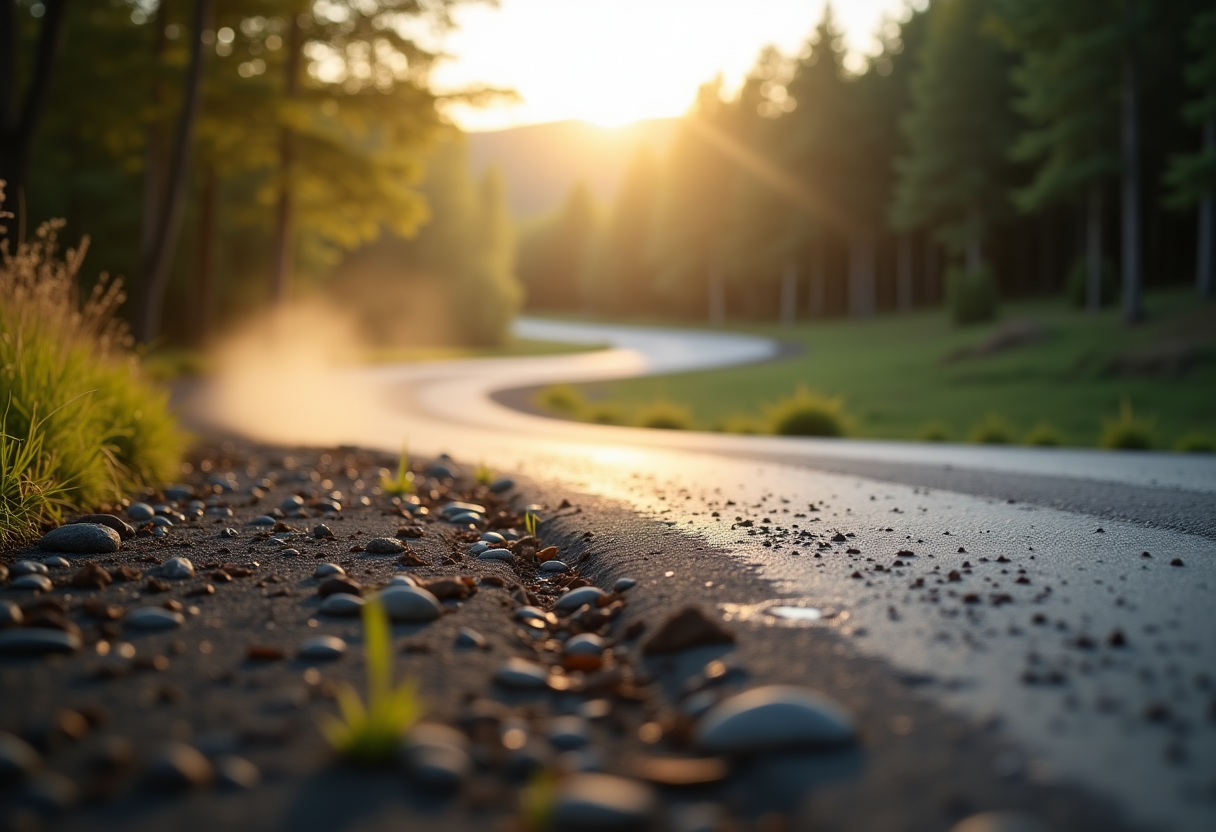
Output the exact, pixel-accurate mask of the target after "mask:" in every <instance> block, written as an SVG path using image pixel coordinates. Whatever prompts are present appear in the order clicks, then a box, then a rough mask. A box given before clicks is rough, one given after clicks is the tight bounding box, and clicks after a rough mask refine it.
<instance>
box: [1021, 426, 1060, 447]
mask: <svg viewBox="0 0 1216 832" xmlns="http://www.w3.org/2000/svg"><path fill="white" fill-rule="evenodd" d="M1022 444H1023V445H1033V446H1035V447H1038V448H1056V447H1059V446H1060V445H1063V444H1064V438H1063V437H1062V436H1060V432H1059V431H1058V430H1056V428H1055V426H1054V425H1051V424H1049V423H1047V422H1039V423H1038V424H1037V425H1035V426H1034V427H1033V428H1031V429H1030V432H1029V433H1027V434H1026V438H1025V439H1023V440H1022Z"/></svg>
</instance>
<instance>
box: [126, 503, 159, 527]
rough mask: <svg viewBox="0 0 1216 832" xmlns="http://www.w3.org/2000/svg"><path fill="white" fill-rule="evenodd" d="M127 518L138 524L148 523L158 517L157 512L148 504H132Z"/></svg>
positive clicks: (128, 509)
mask: <svg viewBox="0 0 1216 832" xmlns="http://www.w3.org/2000/svg"><path fill="white" fill-rule="evenodd" d="M127 516H128V517H130V518H131V519H132V520H134V521H135V522H136V523H147V522H148V521H149V520H151V519H152V518H153V517H155V516H156V512H155V511H153V509H152V506H150V505H148V504H147V503H131V505H130V506H129V507H128V508H127Z"/></svg>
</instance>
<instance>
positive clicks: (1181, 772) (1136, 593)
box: [181, 320, 1216, 830]
mask: <svg viewBox="0 0 1216 832" xmlns="http://www.w3.org/2000/svg"><path fill="white" fill-rule="evenodd" d="M518 332H519V333H520V334H521V335H524V336H526V337H529V338H549V339H552V340H560V341H582V342H586V343H594V344H607V345H609V347H608V348H606V349H604V350H599V351H595V352H588V353H580V354H573V355H558V356H546V357H538V358H510V359H481V360H470V361H460V362H434V363H421V364H413V365H403V366H381V367H370V368H349V367H347V368H324V367H323V366H321V365H320V364H319V362H318V361H317V360H316V358H315V356H308V357H306V358H305V359H304V360H303V361H296V362H293V361H289V360H285V359H283V358H282V357H281V356H277V355H276V357H274V358H273V360H270V361H268V362H259V361H257V360H256V359H250V360H248V361H246V362H245V364H244V366H242V367H240V368H238V369H237V370H236V371H234V372H232V373H230V374H228V375H227V376H225V377H224V378H223V379H222V380H220V381H217V382H215V383H212V384H208V385H205V386H203V387H201V388H199V389H196V390H194V391H193V392H192V393H191V394H190V395H189V396H186V397H185V398H183V399H182V401H181V406H182V407H183V409H184V411H185V413H186V415H187V417H188V419H189V421H190V422H192V423H194V424H196V425H207V426H211V427H218V428H225V429H230V430H234V431H237V432H240V433H242V434H244V435H247V436H250V437H252V438H255V439H261V440H265V441H271V442H278V443H300V444H322V445H336V444H344V443H345V444H358V445H364V446H371V447H381V448H385V449H394V448H396V447H399V446H400V442H401V441H402V438H403V437H408V441H409V445H410V447H411V449H412V450H414V451H416V452H419V453H424V454H430V453H436V452H439V451H449V452H451V453H452V454H453V455H455V456H456V457H457V458H459V459H464V460H470V461H477V460H483V461H485V462H486V463H488V464H489V465H491V466H493V467H495V468H498V469H500V470H520V471H523V472H526V473H528V474H529V475H532V476H534V477H539V478H544V479H549V480H553V481H558V482H562V483H565V484H567V485H568V486H569V487H571V488H573V489H576V490H579V489H581V490H583V491H587V492H594V493H597V494H600V495H602V496H605V497H609V498H613V499H617V500H620V501H621V502H623V503H626V504H628V505H630V506H632V507H634V508H635V509H637V510H639V511H641V512H644V513H647V514H649V515H651V516H653V517H655V518H657V519H660V520H662V521H664V522H666V523H668V524H669V525H671V526H673V527H678V528H679V530H680V532H681V533H683V534H686V535H691V536H693V537H698V538H701V539H703V540H704V541H705V542H706V543H707V544H709V545H711V546H713V547H717V548H721V549H725V550H730V551H731V552H732V553H734V555H735V556H736V557H738V558H739V559H740V561H741V562H744V563H749V564H754V565H756V566H757V567H759V568H760V570H761V572H762V574H763V575H764V576H766V577H768V578H770V579H771V580H772V582H773V586H774V594H775V596H779V597H782V598H786V599H792V601H793V602H794V603H804V604H809V605H812V606H814V607H816V608H819V609H823V610H828V609H830V610H831V611H833V612H835V613H836V615H834V616H832V617H831V618H825V619H822V620H821V621H819V622H816V623H814V624H809V625H805V626H825V627H827V626H830V627H833V628H835V629H837V630H838V631H839V632H840V633H841V634H843V635H846V636H848V637H849V638H850V639H851V643H852V644H854V645H855V648H856V650H857V651H859V652H862V653H866V654H870V655H876V656H880V657H882V658H884V659H886V660H888V661H890V662H891V663H892V665H894V666H895V667H896V668H898V669H900V670H901V671H903V672H907V673H912V674H920V675H923V676H924V677H925V678H927V679H930V680H932V681H931V682H930V691H931V692H932V694H933V695H934V696H935V698H936V699H937V700H938V701H940V702H942V703H944V704H946V705H948V706H951V707H953V708H956V709H958V710H959V711H960V712H962V713H965V714H968V715H971V716H974V717H976V718H977V719H978V718H983V719H985V720H988V721H989V722H992V721H993V720H996V721H997V722H998V723H999V724H1000V725H1001V726H1002V727H1003V730H1004V731H1005V732H1006V733H1007V735H1008V736H1009V737H1011V738H1013V739H1014V740H1016V742H1017V743H1018V744H1019V745H1020V747H1021V748H1023V749H1024V762H1025V765H1024V768H1025V770H1026V771H1027V772H1028V776H1033V777H1036V778H1042V779H1051V780H1061V781H1067V782H1073V783H1078V784H1081V785H1083V786H1085V787H1087V788H1090V789H1092V790H1094V791H1096V792H1097V793H1099V794H1102V795H1105V796H1106V797H1107V798H1108V799H1110V800H1111V801H1113V802H1115V803H1116V805H1118V806H1119V807H1121V809H1122V810H1123V811H1125V813H1126V814H1127V816H1128V817H1129V818H1131V819H1133V820H1134V821H1136V822H1138V823H1143V824H1145V825H1148V826H1150V827H1152V828H1161V829H1177V830H1190V829H1195V830H1199V829H1210V828H1216V801H1213V799H1212V797H1211V795H1212V790H1213V788H1214V786H1213V783H1212V781H1211V774H1210V773H1211V772H1213V771H1216V720H1214V719H1213V716H1212V714H1213V713H1214V712H1216V711H1213V709H1214V708H1216V699H1214V696H1216V694H1214V692H1213V679H1212V675H1213V668H1216V607H1214V605H1213V604H1212V603H1211V598H1212V593H1213V591H1214V590H1216V544H1214V542H1213V541H1214V540H1216V517H1214V515H1216V511H1214V507H1216V460H1213V459H1211V458H1207V457H1202V456H1183V455H1177V454H1164V453H1113V452H1105V451H1093V450H1065V449H1021V448H988V447H967V446H956V445H922V444H913V443H902V442H879V441H856V440H813V439H795V438H779V437H749V436H728V435H720V434H709V433H699V432H691V431H690V432H683V431H649V430H641V429H636V428H622V427H605V426H593V425H585V424H579V423H575V422H568V421H562V420H556V419H548V418H544V417H539V416H535V415H530V414H526V413H522V412H519V411H516V410H512V409H509V408H506V407H504V406H502V405H501V404H499V403H497V402H495V401H494V400H493V399H492V398H491V396H492V394H493V393H495V392H496V391H501V390H505V389H510V388H520V387H529V386H535V385H541V384H548V383H553V382H564V381H570V382H576V381H595V380H606V379H613V378H624V377H629V376H635V375H641V374H654V373H665V372H677V371H687V370H694V369H705V368H709V367H715V366H726V365H738V364H746V363H749V362H755V361H762V360H769V359H773V358H775V357H777V356H778V355H779V354H780V345H779V344H777V343H775V342H773V341H771V340H768V339H763V338H756V337H753V336H745V335H739V334H731V333H716V332H693V331H685V330H655V329H648V328H640V327H621V326H611V327H610V326H599V325H583V324H578V325H573V324H566V323H558V322H549V321H539V320H523V321H521V322H520V323H519V325H518ZM736 518H737V519H736ZM744 521H748V522H744ZM836 535H851V537H847V538H846V537H844V536H841V537H839V538H838V540H839V541H845V540H847V541H848V542H847V543H839V545H837V544H836V543H834V542H833V537H834V536H836ZM846 546H847V547H849V548H850V549H852V548H856V549H859V550H860V552H861V553H860V554H846V553H845V551H844V547H846ZM909 550H911V551H914V552H915V553H916V554H915V560H914V561H913V558H911V557H908V558H903V559H901V560H900V563H901V564H903V565H901V566H896V567H892V566H890V565H887V566H884V565H883V564H884V563H885V564H890V563H891V560H892V558H894V557H895V553H896V552H898V551H909ZM821 552H822V553H823V557H822V558H820V556H819V555H820V553H821ZM871 555H872V556H873V558H871V557H870V556H871ZM905 561H906V562H905ZM1175 561H1176V562H1177V563H1179V564H1181V565H1179V566H1171V565H1170V563H1171V562H1175ZM998 564H1007V565H998ZM914 576H915V577H914ZM917 580H920V583H919V585H918V584H917V582H916V581H917ZM714 593H719V594H718V595H716V596H715V595H714ZM721 593H727V594H725V595H724V594H721ZM728 593H729V588H728V587H716V588H714V589H707V591H706V594H707V599H706V600H707V603H709V602H713V603H716V604H717V605H718V607H719V609H720V610H721V612H722V614H723V615H724V616H727V617H730V618H732V619H734V620H736V621H739V622H742V624H743V625H745V626H749V625H754V626H771V625H772V619H771V617H766V615H765V614H764V610H763V609H755V608H749V609H743V608H739V607H738V606H737V605H734V604H732V602H731V598H730V597H729V594H728ZM1116 632H1118V633H1120V634H1121V635H1122V636H1123V640H1124V641H1125V643H1124V644H1123V645H1122V646H1120V647H1118V649H1114V648H1113V647H1110V645H1111V644H1114V640H1113V634H1114V633H1116ZM1165 703H1168V707H1166V712H1167V713H1168V716H1167V717H1166V718H1165V719H1164V720H1153V721H1146V720H1145V719H1144V718H1143V717H1142V715H1143V714H1144V713H1146V712H1148V713H1153V714H1159V713H1160V712H1161V707H1163V706H1165ZM1180 760H1181V762H1180Z"/></svg>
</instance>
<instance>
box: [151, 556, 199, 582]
mask: <svg viewBox="0 0 1216 832" xmlns="http://www.w3.org/2000/svg"><path fill="white" fill-rule="evenodd" d="M148 574H149V575H151V576H153V577H155V578H169V579H170V580H181V579H183V578H192V577H194V564H193V563H191V562H190V559H189V558H169V559H168V560H167V561H165V562H164V563H162V564H161V565H160V566H158V567H156V568H155V569H153V570H151V571H150V572H148Z"/></svg>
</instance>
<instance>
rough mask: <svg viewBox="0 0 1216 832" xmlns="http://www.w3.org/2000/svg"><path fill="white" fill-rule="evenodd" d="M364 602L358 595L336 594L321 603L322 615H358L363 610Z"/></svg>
mask: <svg viewBox="0 0 1216 832" xmlns="http://www.w3.org/2000/svg"><path fill="white" fill-rule="evenodd" d="M363 604H364V601H363V599H362V598H360V597H359V596H358V595H351V594H350V593H347V592H335V593H334V594H333V595H328V596H326V598H325V600H324V601H322V602H321V610H320V611H321V614H322V615H341V616H348V615H358V614H359V611H360V610H362V609H363Z"/></svg>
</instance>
